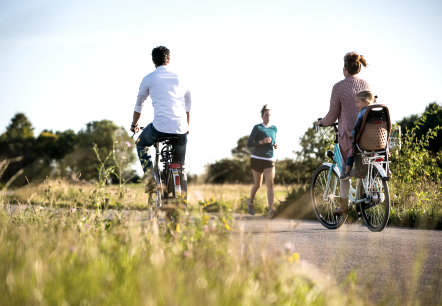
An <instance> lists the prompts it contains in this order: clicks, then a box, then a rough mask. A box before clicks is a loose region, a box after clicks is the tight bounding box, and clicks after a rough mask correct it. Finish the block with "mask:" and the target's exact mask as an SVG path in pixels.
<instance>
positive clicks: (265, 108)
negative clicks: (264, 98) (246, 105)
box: [261, 104, 270, 116]
mask: <svg viewBox="0 0 442 306" xmlns="http://www.w3.org/2000/svg"><path fill="white" fill-rule="evenodd" d="M268 110H270V109H268V108H267V104H266V105H264V106H263V107H262V108H261V116H264V113H265V112H266V111H268Z"/></svg>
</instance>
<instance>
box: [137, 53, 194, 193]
mask: <svg viewBox="0 0 442 306" xmlns="http://www.w3.org/2000/svg"><path fill="white" fill-rule="evenodd" d="M152 61H153V63H154V65H155V68H156V70H155V71H153V72H151V73H149V74H148V75H146V76H145V77H144V78H143V80H142V81H141V84H140V89H139V91H138V97H137V102H136V104H135V110H134V115H133V121H132V126H131V128H130V130H131V131H132V132H134V133H137V132H138V131H139V130H140V129H139V127H138V121H139V120H140V117H141V110H142V109H143V106H144V102H145V101H146V99H147V97H148V96H149V95H150V97H151V99H152V106H153V108H154V119H153V122H152V123H150V124H149V125H148V126H147V127H146V128H145V129H144V130H143V132H142V133H141V134H140V136H139V137H138V139H137V141H136V145H137V151H138V156H139V158H140V162H141V166H142V167H143V171H144V173H145V174H146V175H147V177H148V179H147V181H148V183H147V185H146V191H148V192H153V191H154V186H155V185H154V184H153V166H152V160H151V158H150V155H149V150H148V148H147V147H150V146H152V145H153V144H154V143H156V142H157V139H158V137H164V136H178V137H179V140H178V142H177V143H174V148H175V153H174V157H173V160H172V163H179V164H181V165H184V163H185V157H186V143H187V134H188V133H189V132H188V125H189V120H190V108H191V105H192V101H191V95H190V91H189V90H188V89H187V87H186V86H185V85H184V84H183V82H182V80H181V79H180V78H179V77H178V75H177V74H176V73H174V72H171V71H169V70H168V69H167V67H166V66H167V65H168V64H169V62H170V51H169V49H167V48H166V47H162V46H160V47H156V48H154V49H153V50H152ZM181 188H182V191H183V193H184V194H186V193H187V177H186V174H185V172H184V171H183V176H182V180H181Z"/></svg>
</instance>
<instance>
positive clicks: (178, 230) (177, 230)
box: [176, 223, 181, 233]
mask: <svg viewBox="0 0 442 306" xmlns="http://www.w3.org/2000/svg"><path fill="white" fill-rule="evenodd" d="M176 232H177V233H181V229H180V224H179V223H178V224H177V225H176Z"/></svg>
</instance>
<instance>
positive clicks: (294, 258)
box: [292, 253, 299, 263]
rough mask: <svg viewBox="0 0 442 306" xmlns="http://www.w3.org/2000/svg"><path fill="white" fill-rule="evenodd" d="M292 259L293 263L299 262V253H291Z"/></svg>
mask: <svg viewBox="0 0 442 306" xmlns="http://www.w3.org/2000/svg"><path fill="white" fill-rule="evenodd" d="M292 257H293V260H294V261H295V263H298V262H299V253H293V255H292Z"/></svg>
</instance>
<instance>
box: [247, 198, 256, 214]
mask: <svg viewBox="0 0 442 306" xmlns="http://www.w3.org/2000/svg"><path fill="white" fill-rule="evenodd" d="M251 205H253V208H251V207H250V206H251ZM247 210H248V211H249V214H251V215H252V216H253V215H255V204H251V203H250V199H247Z"/></svg>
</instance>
